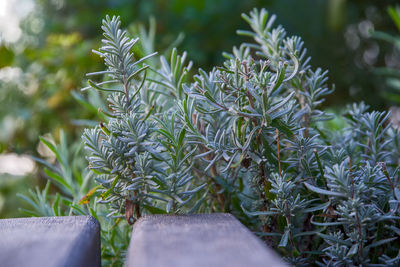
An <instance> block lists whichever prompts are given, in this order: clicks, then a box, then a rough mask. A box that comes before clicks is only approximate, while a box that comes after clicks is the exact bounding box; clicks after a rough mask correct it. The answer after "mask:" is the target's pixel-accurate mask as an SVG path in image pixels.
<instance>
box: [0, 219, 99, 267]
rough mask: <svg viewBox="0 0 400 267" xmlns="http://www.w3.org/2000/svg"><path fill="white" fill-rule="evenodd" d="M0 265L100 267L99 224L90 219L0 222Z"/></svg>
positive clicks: (15, 266)
mask: <svg viewBox="0 0 400 267" xmlns="http://www.w3.org/2000/svg"><path fill="white" fill-rule="evenodd" d="M0 266H2V267H22V266H29V267H67V266H68V267H84V266H85V267H86V266H94V267H97V266H101V260H100V225H99V223H98V222H97V220H96V219H95V218H93V217H91V216H70V217H43V218H16V219H4V220H0Z"/></svg>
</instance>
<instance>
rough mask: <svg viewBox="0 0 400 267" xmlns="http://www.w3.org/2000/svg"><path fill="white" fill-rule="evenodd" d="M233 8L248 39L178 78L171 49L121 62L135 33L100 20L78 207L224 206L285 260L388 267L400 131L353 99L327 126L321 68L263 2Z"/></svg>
mask: <svg viewBox="0 0 400 267" xmlns="http://www.w3.org/2000/svg"><path fill="white" fill-rule="evenodd" d="M243 18H244V20H246V21H247V22H248V23H249V25H250V28H251V30H246V31H238V33H239V34H241V35H244V36H246V37H250V38H251V40H252V41H251V42H249V43H243V44H241V45H240V46H239V47H234V48H233V51H232V52H231V53H224V56H225V58H226V60H225V62H224V64H223V65H222V66H219V67H215V68H213V69H212V70H210V71H205V70H202V69H199V70H198V73H197V74H194V75H192V71H191V66H192V64H191V62H187V61H186V53H183V54H182V55H179V53H178V52H177V50H176V49H173V50H172V52H171V55H170V56H169V57H167V56H161V57H160V61H159V63H157V61H155V60H154V57H153V56H155V54H154V53H153V54H150V55H148V56H144V57H142V58H140V59H139V58H135V56H134V55H133V54H132V53H131V50H132V48H133V46H134V45H135V43H136V42H137V41H138V40H137V39H131V38H129V37H128V33H127V32H126V31H124V30H121V29H120V21H119V18H117V17H113V18H112V19H110V18H109V17H106V19H105V20H104V21H103V27H102V29H103V31H104V34H103V35H104V39H103V46H102V47H101V48H100V49H99V50H98V51H95V53H96V54H98V55H99V56H100V57H102V58H104V63H105V65H106V70H104V71H100V72H95V73H90V74H88V76H89V77H92V76H96V75H97V76H102V75H103V76H104V80H102V81H92V80H89V81H88V84H89V87H87V88H85V89H90V88H91V89H95V90H99V91H105V92H106V93H108V97H107V102H108V108H106V109H103V110H102V111H101V112H102V113H103V115H102V118H104V120H103V121H101V122H99V125H98V126H96V127H94V128H91V129H86V130H85V131H84V134H83V137H82V138H83V142H84V144H85V148H86V150H87V152H88V153H87V160H88V161H89V169H91V170H92V172H93V173H94V177H95V180H96V181H97V183H98V186H97V187H95V189H94V190H96V193H94V191H92V192H91V193H90V194H88V195H87V196H86V197H87V199H88V198H90V196H91V195H92V197H93V196H96V201H94V202H93V200H92V201H91V202H89V203H104V204H106V206H105V207H107V213H108V216H109V217H112V218H114V217H116V218H119V220H121V217H126V220H127V221H128V222H129V223H133V222H134V221H135V220H137V219H138V218H139V217H140V216H142V215H143V214H146V213H193V212H202V213H209V212H230V213H232V214H234V215H235V216H237V217H238V218H239V219H240V220H241V221H242V222H243V223H244V224H246V225H247V226H248V227H249V228H250V229H252V230H253V231H254V232H255V233H256V234H257V235H259V236H260V238H262V239H263V240H264V241H265V242H266V243H267V244H269V245H270V246H272V247H274V248H275V249H276V250H277V251H278V252H279V253H281V255H282V256H283V257H285V259H286V260H287V261H288V262H289V263H291V264H293V265H296V266H309V265H318V266H364V265H365V266H369V265H371V266H398V265H399V264H400V254H399V249H400V246H399V243H398V235H400V222H399V219H400V217H399V204H400V187H399V162H400V146H399V144H400V140H399V138H400V137H399V136H400V135H399V131H398V129H395V128H394V127H393V126H392V125H391V123H390V121H389V113H387V112H377V111H372V112H369V111H368V107H367V106H366V105H364V104H363V103H361V104H354V105H352V106H348V107H347V108H346V111H345V113H344V117H345V119H346V125H347V126H346V127H345V128H344V129H341V130H339V131H333V130H331V129H329V124H327V123H326V121H328V120H331V119H332V118H334V116H335V115H333V114H328V113H327V112H325V111H324V110H322V108H321V104H322V103H323V102H324V97H326V96H327V95H329V94H331V93H332V92H333V89H332V86H330V85H328V77H327V74H328V73H327V71H324V70H322V69H319V68H317V69H314V68H312V66H311V65H310V58H309V57H308V56H307V51H306V49H305V48H304V45H303V41H302V40H301V38H300V37H296V36H287V34H286V32H285V30H284V29H283V28H282V27H281V26H277V27H274V26H273V25H274V21H275V16H269V14H268V12H267V11H266V10H264V9H262V10H256V9H255V10H253V11H251V12H250V14H248V15H243ZM149 51H152V50H151V49H150V50H149ZM150 57H153V58H152V62H153V65H151V66H148V65H146V64H145V62H146V60H147V59H148V58H150ZM167 58H168V59H167ZM154 62H156V63H154ZM86 202H87V201H86ZM90 205H92V204H90Z"/></svg>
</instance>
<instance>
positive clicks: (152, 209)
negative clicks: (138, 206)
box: [143, 205, 167, 214]
mask: <svg viewBox="0 0 400 267" xmlns="http://www.w3.org/2000/svg"><path fill="white" fill-rule="evenodd" d="M143 208H145V209H146V210H148V211H149V212H150V213H151V214H167V213H166V212H165V210H163V209H160V208H157V207H155V206H150V205H143Z"/></svg>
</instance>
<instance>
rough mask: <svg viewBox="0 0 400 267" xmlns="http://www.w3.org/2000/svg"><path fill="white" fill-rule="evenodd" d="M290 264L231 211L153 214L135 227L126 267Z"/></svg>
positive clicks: (278, 266)
mask: <svg viewBox="0 0 400 267" xmlns="http://www.w3.org/2000/svg"><path fill="white" fill-rule="evenodd" d="M155 266H157V267H217V266H218V267H221V266H229V267H261V266H262V267H265V266H269V267H273V266H274V267H275V266H276V267H280V266H287V265H285V264H284V263H283V261H282V260H281V259H280V258H279V257H278V256H277V255H276V254H275V252H274V251H272V250H271V249H269V248H268V247H267V246H266V245H264V243H262V242H261V241H260V240H259V239H258V238H257V237H256V236H254V235H253V234H252V233H251V232H250V231H249V230H248V229H247V228H246V227H245V226H243V225H242V224H241V223H240V222H239V221H238V220H237V219H236V218H234V217H233V216H232V215H230V214H198V215H187V216H174V215H150V216H145V217H142V218H141V219H139V220H138V221H137V222H136V223H135V224H134V226H133V232H132V238H131V242H130V246H129V249H128V255H127V260H126V267H155Z"/></svg>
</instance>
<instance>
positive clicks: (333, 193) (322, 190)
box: [304, 182, 346, 197]
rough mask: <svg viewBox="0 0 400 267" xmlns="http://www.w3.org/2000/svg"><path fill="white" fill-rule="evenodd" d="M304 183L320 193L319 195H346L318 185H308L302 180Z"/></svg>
mask: <svg viewBox="0 0 400 267" xmlns="http://www.w3.org/2000/svg"><path fill="white" fill-rule="evenodd" d="M304 185H305V186H306V187H307V188H308V189H309V190H311V191H313V192H315V193H318V194H321V195H327V196H335V197H345V196H346V195H345V194H343V193H339V192H334V191H328V190H325V189H321V188H318V187H315V186H313V185H310V184H309V183H306V182H304Z"/></svg>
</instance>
